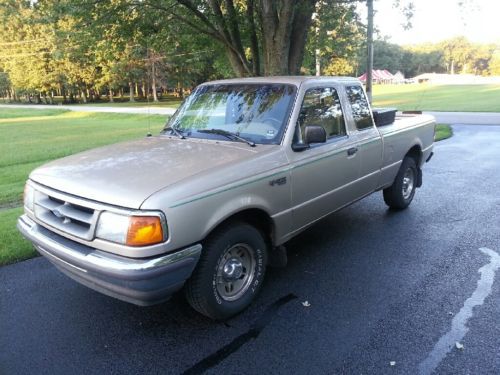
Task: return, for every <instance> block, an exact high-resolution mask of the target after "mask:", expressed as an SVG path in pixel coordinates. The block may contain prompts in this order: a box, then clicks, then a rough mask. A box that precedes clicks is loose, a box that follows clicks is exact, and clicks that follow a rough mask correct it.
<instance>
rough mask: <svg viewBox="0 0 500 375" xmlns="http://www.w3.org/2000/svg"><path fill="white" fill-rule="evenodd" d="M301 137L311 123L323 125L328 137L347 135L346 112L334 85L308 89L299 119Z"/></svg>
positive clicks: (302, 137)
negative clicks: (343, 111) (343, 110)
mask: <svg viewBox="0 0 500 375" xmlns="http://www.w3.org/2000/svg"><path fill="white" fill-rule="evenodd" d="M298 125H299V128H300V135H301V139H304V129H305V127H306V126H309V125H319V126H322V127H323V128H324V129H325V131H326V136H327V138H332V137H339V136H343V135H346V130H345V122H344V114H343V113H342V106H341V105H340V99H339V96H338V94H337V91H336V90H335V89H334V88H332V87H323V88H314V89H309V90H307V91H306V93H305V95H304V101H303V102H302V107H301V108H300V114H299V119H298Z"/></svg>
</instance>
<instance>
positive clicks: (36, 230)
mask: <svg viewBox="0 0 500 375" xmlns="http://www.w3.org/2000/svg"><path fill="white" fill-rule="evenodd" d="M434 132H435V121H434V118H433V117H431V116H426V115H398V116H396V118H395V120H394V121H390V123H389V124H385V125H383V126H377V124H375V122H374V120H373V113H372V110H371V108H370V105H369V103H368V101H367V98H366V95H365V92H364V89H363V86H362V85H361V84H360V82H359V81H358V80H357V79H354V78H345V77H263V78H244V79H232V80H221V81H214V82H208V83H204V84H202V85H200V86H198V87H197V88H196V89H195V90H194V91H193V93H192V94H191V95H190V96H189V97H188V98H187V99H186V100H185V102H184V103H183V104H182V105H181V106H180V107H179V109H178V110H177V112H176V113H175V114H174V115H173V116H172V117H171V118H170V119H169V121H168V122H167V124H166V126H165V128H164V129H163V130H162V131H161V132H160V133H159V134H158V135H156V136H147V137H144V138H143V139H139V140H135V141H131V142H125V143H118V144H115V145H111V146H106V147H101V148H97V149H94V150H90V151H85V152H82V153H79V154H76V155H72V156H69V157H65V158H63V159H60V160H56V161H52V162H50V163H48V164H46V165H44V166H41V167H39V168H37V169H35V170H34V171H33V172H32V173H31V174H30V176H29V179H28V181H27V183H26V187H25V192H24V210H25V212H24V214H23V215H22V216H21V217H20V218H19V220H18V228H19V230H20V231H21V233H22V234H23V235H24V236H25V237H26V238H27V239H29V240H30V241H32V242H33V244H34V246H35V248H36V249H37V250H38V252H39V253H40V254H42V255H44V256H45V257H46V258H47V259H48V260H49V261H51V262H52V263H53V264H54V265H55V266H56V267H57V268H58V269H59V270H60V271H62V272H63V273H65V274H67V275H68V276H70V277H71V278H73V279H75V280H76V281H78V282H80V283H81V284H84V285H86V286H88V287H90V288H93V289H95V290H97V291H99V292H102V293H104V294H107V295H109V296H112V297H116V298H119V299H121V300H124V301H127V302H131V303H134V304H138V305H151V304H155V303H159V302H162V301H164V300H166V299H168V298H169V296H171V294H172V293H174V292H176V291H177V290H180V289H183V290H184V293H185V296H186V298H187V300H188V302H189V303H190V305H191V306H192V307H193V308H194V309H195V310H197V311H198V312H200V313H202V314H204V315H206V316H208V317H210V318H213V319H226V318H228V317H230V316H232V315H234V314H237V313H238V312H240V311H242V310H243V309H244V308H246V307H247V306H248V305H249V304H250V303H251V301H252V300H253V299H254V297H255V295H256V294H257V293H258V291H259V290H260V289H261V287H262V284H263V280H264V275H265V273H266V267H267V266H268V265H270V264H272V263H279V264H283V263H285V261H286V251H285V250H284V246H283V244H285V243H286V242H287V241H288V240H290V239H291V238H292V237H294V236H296V235H297V234H298V233H300V232H301V231H303V230H305V229H306V228H308V227H309V226H311V225H313V224H314V223H315V222H317V221H318V220H320V219H321V218H323V217H325V216H327V215H329V214H331V213H333V212H335V211H337V210H340V209H341V208H343V207H346V206H347V205H349V204H351V203H353V202H355V201H357V200H359V199H361V198H363V197H366V196H367V195H369V194H371V193H373V192H376V191H380V190H382V191H383V197H384V200H385V202H386V203H387V205H388V206H389V207H390V208H391V209H404V208H406V207H407V206H408V205H409V204H410V203H411V201H412V200H413V197H414V194H415V191H416V188H418V187H420V186H421V184H422V170H421V168H422V167H423V165H424V164H425V162H426V161H429V159H430V157H431V156H432V149H433V142H434Z"/></svg>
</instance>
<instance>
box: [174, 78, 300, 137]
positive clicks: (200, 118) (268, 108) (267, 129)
mask: <svg viewBox="0 0 500 375" xmlns="http://www.w3.org/2000/svg"><path fill="white" fill-rule="evenodd" d="M295 91H296V89H295V87H294V86H292V85H283V84H243V85H240V84H226V85H206V86H200V87H198V88H197V89H196V90H195V91H194V92H193V93H192V94H191V95H190V96H189V98H187V99H186V101H185V102H184V103H183V105H182V106H181V107H180V108H179V110H178V111H177V113H176V114H175V115H174V116H173V117H172V118H171V119H170V121H169V122H168V124H167V128H168V127H170V128H175V129H178V130H179V131H181V132H182V134H184V135H185V136H188V137H195V138H208V139H227V138H225V137H224V136H222V135H221V134H220V133H214V132H209V133H207V132H203V131H202V132H200V131H199V130H209V129H222V130H224V131H227V132H232V133H235V134H237V135H239V136H240V137H242V138H245V139H247V140H249V141H252V142H255V143H260V144H279V143H280V141H281V137H282V135H283V132H284V131H285V124H286V121H287V119H288V115H289V113H290V109H291V107H292V103H293V98H294V96H295Z"/></svg>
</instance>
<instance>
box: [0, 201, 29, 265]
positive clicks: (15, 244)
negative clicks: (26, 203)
mask: <svg viewBox="0 0 500 375" xmlns="http://www.w3.org/2000/svg"><path fill="white" fill-rule="evenodd" d="M22 212H23V209H22V208H20V207H18V208H11V209H9V210H1V211H0V233H1V237H2V240H1V241H0V266H3V265H6V264H10V263H14V262H19V261H21V260H25V259H29V258H33V257H34V256H36V251H35V249H34V248H33V245H32V244H31V242H28V241H26V240H25V239H24V238H23V237H22V236H21V234H20V233H19V232H18V231H17V228H16V220H17V218H18V217H19V215H21V213H22Z"/></svg>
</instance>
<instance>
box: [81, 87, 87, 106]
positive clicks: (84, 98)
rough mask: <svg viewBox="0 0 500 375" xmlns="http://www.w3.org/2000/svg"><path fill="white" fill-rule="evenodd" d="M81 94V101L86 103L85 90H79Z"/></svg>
mask: <svg viewBox="0 0 500 375" xmlns="http://www.w3.org/2000/svg"><path fill="white" fill-rule="evenodd" d="M81 96H82V101H83V103H87V96H86V94H85V90H81Z"/></svg>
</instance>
